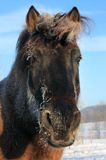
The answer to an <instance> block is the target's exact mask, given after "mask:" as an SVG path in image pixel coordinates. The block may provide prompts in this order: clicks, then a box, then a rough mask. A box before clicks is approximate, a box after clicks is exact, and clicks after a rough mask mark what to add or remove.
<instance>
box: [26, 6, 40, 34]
mask: <svg viewBox="0 0 106 160" xmlns="http://www.w3.org/2000/svg"><path fill="white" fill-rule="evenodd" d="M39 19H40V14H39V12H38V11H37V10H36V9H35V8H34V6H31V7H30V9H29V11H28V13H27V16H26V24H27V30H28V32H31V33H32V32H34V30H35V27H36V25H37V23H38V22H39Z"/></svg>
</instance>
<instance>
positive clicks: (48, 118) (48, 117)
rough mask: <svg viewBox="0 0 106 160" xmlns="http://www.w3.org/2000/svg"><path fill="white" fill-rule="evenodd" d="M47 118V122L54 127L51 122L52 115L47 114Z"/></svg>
mask: <svg viewBox="0 0 106 160" xmlns="http://www.w3.org/2000/svg"><path fill="white" fill-rule="evenodd" d="M46 118H47V122H48V123H49V125H50V126H52V122H51V118H50V113H49V112H48V113H46Z"/></svg>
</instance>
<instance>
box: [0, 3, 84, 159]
mask: <svg viewBox="0 0 106 160" xmlns="http://www.w3.org/2000/svg"><path fill="white" fill-rule="evenodd" d="M84 20H85V18H84V17H82V16H80V14H79V11H78V9H77V8H76V7H74V8H73V9H72V10H71V11H70V12H69V13H65V14H60V13H58V14H56V15H54V16H50V15H47V14H46V15H43V16H42V15H40V14H39V12H38V11H37V10H36V9H35V8H34V7H33V6H32V7H31V8H30V9H29V11H28V13H27V16H26V28H25V29H24V30H23V31H22V33H21V34H20V36H19V39H18V42H17V55H16V60H15V62H14V65H13V67H12V69H11V72H10V74H9V75H8V76H7V77H6V78H5V79H4V80H2V81H1V82H0V160H60V159H61V157H62V154H63V149H64V147H66V146H70V145H72V144H73V143H74V140H75V136H76V132H77V129H78V126H79V124H80V119H81V115H80V111H79V110H78V108H77V102H78V98H79V93H80V81H79V62H80V59H81V53H80V50H79V47H78V45H77V38H78V35H79V33H80V32H81V31H82V30H83V26H84V25H83V23H84Z"/></svg>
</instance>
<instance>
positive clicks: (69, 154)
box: [62, 139, 106, 160]
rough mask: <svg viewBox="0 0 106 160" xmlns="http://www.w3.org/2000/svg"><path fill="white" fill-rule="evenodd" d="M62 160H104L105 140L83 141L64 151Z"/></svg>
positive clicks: (105, 159)
mask: <svg viewBox="0 0 106 160" xmlns="http://www.w3.org/2000/svg"><path fill="white" fill-rule="evenodd" d="M62 160H106V139H92V140H90V139H84V140H83V141H76V142H75V144H74V145H72V146H70V147H68V148H66V149H65V151H64V156H63V158H62Z"/></svg>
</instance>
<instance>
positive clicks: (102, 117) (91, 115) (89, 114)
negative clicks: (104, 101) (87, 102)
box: [81, 105, 106, 123]
mask: <svg viewBox="0 0 106 160" xmlns="http://www.w3.org/2000/svg"><path fill="white" fill-rule="evenodd" d="M81 114H82V121H81V122H82V123H87V122H100V121H106V105H97V106H90V107H87V108H84V109H83V110H81Z"/></svg>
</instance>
